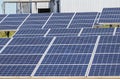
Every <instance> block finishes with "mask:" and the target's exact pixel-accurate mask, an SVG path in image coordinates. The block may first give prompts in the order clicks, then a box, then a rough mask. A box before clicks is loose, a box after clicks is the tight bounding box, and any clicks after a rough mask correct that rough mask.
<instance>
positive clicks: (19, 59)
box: [0, 55, 41, 64]
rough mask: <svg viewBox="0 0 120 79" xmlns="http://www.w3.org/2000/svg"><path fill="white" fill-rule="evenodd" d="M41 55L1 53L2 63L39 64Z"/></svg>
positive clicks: (0, 60)
mask: <svg viewBox="0 0 120 79" xmlns="http://www.w3.org/2000/svg"><path fill="white" fill-rule="evenodd" d="M40 58H41V55H0V64H37V63H38V61H39V60H40Z"/></svg>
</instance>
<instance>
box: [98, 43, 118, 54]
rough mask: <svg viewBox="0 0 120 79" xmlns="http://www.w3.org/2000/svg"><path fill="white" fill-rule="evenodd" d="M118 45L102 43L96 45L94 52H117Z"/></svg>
mask: <svg viewBox="0 0 120 79" xmlns="http://www.w3.org/2000/svg"><path fill="white" fill-rule="evenodd" d="M119 48H120V45H119V44H118V45H117V44H107V45H106V44H104V45H98V48H97V51H96V53H102V54H103V53H119V52H120V49H119Z"/></svg>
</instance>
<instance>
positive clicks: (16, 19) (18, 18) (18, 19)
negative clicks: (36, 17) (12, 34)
mask: <svg viewBox="0 0 120 79" xmlns="http://www.w3.org/2000/svg"><path fill="white" fill-rule="evenodd" d="M24 19H25V18H24V17H22V18H21V17H17V18H6V19H5V20H4V21H5V22H6V21H8V22H11V21H12V22H16V21H18V22H20V21H21V22H22V21H23V20H24Z"/></svg>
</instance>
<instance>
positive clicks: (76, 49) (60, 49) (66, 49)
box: [48, 45, 94, 54]
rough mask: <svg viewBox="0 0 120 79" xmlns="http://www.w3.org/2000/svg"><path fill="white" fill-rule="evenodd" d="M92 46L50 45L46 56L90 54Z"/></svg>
mask: <svg viewBox="0 0 120 79" xmlns="http://www.w3.org/2000/svg"><path fill="white" fill-rule="evenodd" d="M93 48H94V45H57V46H56V45H52V46H51V48H50V50H49V51H48V54H60V53H62V54H64V53H66V54H70V53H92V51H93Z"/></svg>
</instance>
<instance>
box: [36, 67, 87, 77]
mask: <svg viewBox="0 0 120 79" xmlns="http://www.w3.org/2000/svg"><path fill="white" fill-rule="evenodd" d="M86 69H87V65H41V66H40V67H39V69H38V70H37V72H36V74H35V76H84V75H85V72H86Z"/></svg>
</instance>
